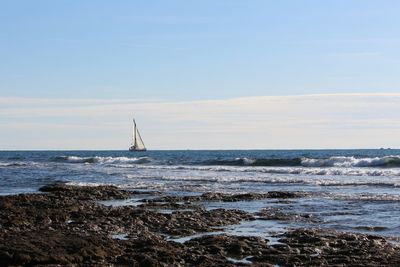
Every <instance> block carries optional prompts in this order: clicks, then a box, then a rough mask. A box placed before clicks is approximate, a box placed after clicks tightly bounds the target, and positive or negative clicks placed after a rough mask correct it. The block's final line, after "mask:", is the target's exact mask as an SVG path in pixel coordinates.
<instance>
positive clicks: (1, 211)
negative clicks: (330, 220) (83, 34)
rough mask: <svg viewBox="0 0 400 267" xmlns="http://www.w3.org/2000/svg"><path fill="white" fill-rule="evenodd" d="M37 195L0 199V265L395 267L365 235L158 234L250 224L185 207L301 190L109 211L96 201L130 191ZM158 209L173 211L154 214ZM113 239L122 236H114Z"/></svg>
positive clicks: (220, 212) (62, 189) (277, 214)
mask: <svg viewBox="0 0 400 267" xmlns="http://www.w3.org/2000/svg"><path fill="white" fill-rule="evenodd" d="M41 190H42V191H43V192H45V193H44V194H25V195H14V196H0V266H10V265H14V266H15V265H27V266H46V265H47V266H59V265H67V266H68V265H72V266H110V265H112V266H199V265H201V266H239V265H248V264H249V263H251V264H252V265H253V266H275V264H278V265H280V266H307V265H314V266H321V265H326V266H332V265H333V266H334V265H339V266H343V265H355V266H377V265H380V266H382V265H383V266H385V265H386V266H399V265H400V259H399V257H400V252H399V248H398V247H396V246H394V245H392V244H390V243H388V242H387V241H386V240H385V239H384V238H381V237H377V236H372V235H361V234H350V233H347V234H345V233H337V232H330V231H322V230H319V231H316V230H304V229H299V230H294V231H289V232H287V233H285V234H283V235H281V236H280V240H279V241H280V242H281V243H278V244H273V245H271V244H269V242H268V240H266V239H263V238H261V237H239V236H229V235H208V236H202V237H199V238H195V239H191V240H189V241H187V242H185V243H184V244H180V243H176V242H173V241H167V240H166V236H171V235H172V236H177V237H181V236H187V235H192V234H198V233H203V232H211V231H216V230H217V231H218V230H221V229H223V227H225V226H227V225H230V224H238V223H240V222H242V221H244V220H254V219H255V218H254V216H253V215H252V214H249V213H247V212H244V211H241V210H234V209H233V210H225V209H215V210H206V209H204V208H203V207H202V206H201V203H195V204H193V203H192V202H201V201H251V200H254V199H259V198H268V197H274V198H283V199H284V198H290V197H299V196H300V195H302V193H299V194H297V193H293V192H289V193H287V192H286V193H287V194H286V193H284V192H279V193H276V192H273V193H271V192H270V193H268V194H240V195H228V194H219V193H205V194H203V195H201V196H194V197H192V196H191V197H164V198H159V199H158V202H157V201H155V202H151V201H150V202H143V205H141V206H138V207H135V206H120V207H112V206H104V205H101V204H98V202H97V201H98V200H100V199H102V200H103V199H119V198H126V197H129V196H130V195H131V194H132V192H129V191H123V190H119V189H118V188H116V187H112V186H102V187H74V186H70V185H66V184H53V185H50V186H46V187H43V188H42V189H41ZM160 199H161V200H162V201H161V202H160ZM189 207H190V208H191V209H190V210H188V208H189ZM160 208H161V209H162V208H169V209H172V210H173V212H172V213H167V214H164V213H160V212H158V211H157V209H160ZM292 215H294V216H299V218H300V219H301V220H303V219H310V217H308V215H307V214H286V213H285V212H283V211H281V210H277V209H275V210H274V209H273V208H271V209H265V210H263V211H261V213H260V214H259V216H265V217H266V218H272V217H274V218H275V219H279V218H280V219H285V220H292V219H295V218H294V217H291V216H292ZM311 217H312V216H311ZM115 234H123V236H124V237H126V238H123V239H115V238H113V236H114V235H115ZM243 259H245V260H243Z"/></svg>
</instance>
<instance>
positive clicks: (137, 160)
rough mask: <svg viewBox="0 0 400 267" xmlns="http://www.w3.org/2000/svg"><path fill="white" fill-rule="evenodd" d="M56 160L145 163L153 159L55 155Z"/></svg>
mask: <svg viewBox="0 0 400 267" xmlns="http://www.w3.org/2000/svg"><path fill="white" fill-rule="evenodd" d="M54 161H56V162H67V163H99V164H114V163H120V164H144V163H148V162H150V161H151V158H149V157H139V158H128V157H99V156H96V157H77V156H60V157H55V158H54Z"/></svg>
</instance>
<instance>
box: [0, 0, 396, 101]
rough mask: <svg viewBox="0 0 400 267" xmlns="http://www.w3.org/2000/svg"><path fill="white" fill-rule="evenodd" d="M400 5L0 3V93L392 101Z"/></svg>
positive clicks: (360, 0) (230, 0)
mask: <svg viewBox="0 0 400 267" xmlns="http://www.w3.org/2000/svg"><path fill="white" fill-rule="evenodd" d="M399 11H400V2H399V1H376V0H374V1H369V0H353V1H348V0H343V1H340V0H335V1H319V0H315V1H311V0H304V1H272V0H271V1H268V0H259V1H257V0H251V1H239V0H219V1H203V0H202V1H186V0H185V1H184V0H182V1H173V0H172V1H163V0H159V1H101V0H96V1H94V0H93V1H89V0H87V1H71V0H68V1H65V0H59V1H53V0H49V1H43V0H38V1H21V0H9V1H4V0H3V1H1V2H0V40H1V42H0V59H1V60H0V93H1V95H2V96H19V97H48V98H140V99H168V100H187V99H221V98H230V97H242V96H257V95H293V94H309V93H340V92H397V91H398V86H399V80H400V78H399V76H398V73H399V72H400V64H399V63H400V52H399V51H400V50H399V49H398V47H399V45H400V35H399V28H400V17H399V15H398V14H399Z"/></svg>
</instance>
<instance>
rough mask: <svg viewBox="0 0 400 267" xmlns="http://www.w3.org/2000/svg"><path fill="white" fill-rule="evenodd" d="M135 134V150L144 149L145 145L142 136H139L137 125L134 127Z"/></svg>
mask: <svg viewBox="0 0 400 267" xmlns="http://www.w3.org/2000/svg"><path fill="white" fill-rule="evenodd" d="M135 135H136V144H135V147H136V149H137V150H145V149H146V147H145V146H144V143H143V140H142V137H141V136H140V133H139V129H138V128H137V127H136V132H135Z"/></svg>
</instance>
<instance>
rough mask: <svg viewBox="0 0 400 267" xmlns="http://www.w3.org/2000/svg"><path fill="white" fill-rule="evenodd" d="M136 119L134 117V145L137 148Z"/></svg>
mask: <svg viewBox="0 0 400 267" xmlns="http://www.w3.org/2000/svg"><path fill="white" fill-rule="evenodd" d="M136 144H137V142H136V121H135V119H133V147H134V148H136Z"/></svg>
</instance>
